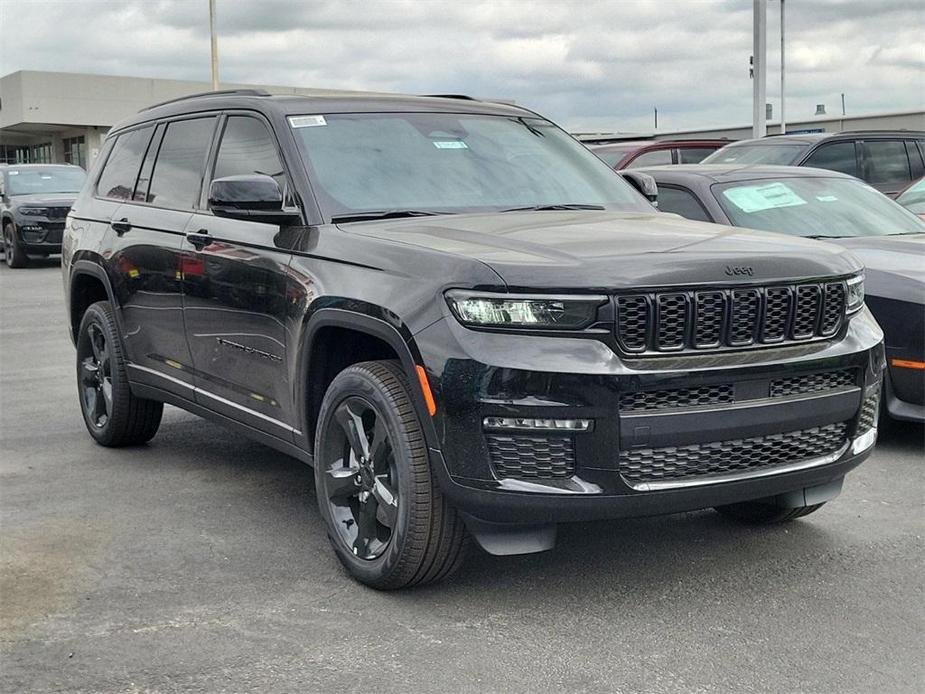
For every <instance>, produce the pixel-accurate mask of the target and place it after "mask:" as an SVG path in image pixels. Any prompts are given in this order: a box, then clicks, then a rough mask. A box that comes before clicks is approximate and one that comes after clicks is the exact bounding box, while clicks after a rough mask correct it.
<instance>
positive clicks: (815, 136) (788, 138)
mask: <svg viewBox="0 0 925 694" xmlns="http://www.w3.org/2000/svg"><path fill="white" fill-rule="evenodd" d="M858 136H863V137H897V136H898V137H916V138H925V132H922V131H921V130H843V131H842V132H838V133H797V134H794V135H770V136H768V137H759V138H754V139H750V140H739V141H738V142H730V143H729V144H730V146H733V147H738V146H739V145H779V144H782V143H783V144H787V143H796V144H813V143H815V142H819V141H820V140H841V139H849V140H850V139H855V138H857V137H858Z"/></svg>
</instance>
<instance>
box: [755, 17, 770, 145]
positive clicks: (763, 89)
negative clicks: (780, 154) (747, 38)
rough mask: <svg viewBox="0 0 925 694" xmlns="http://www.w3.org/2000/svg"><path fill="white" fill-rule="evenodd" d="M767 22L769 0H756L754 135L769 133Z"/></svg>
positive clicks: (761, 135)
mask: <svg viewBox="0 0 925 694" xmlns="http://www.w3.org/2000/svg"><path fill="white" fill-rule="evenodd" d="M767 24H768V0H754V8H753V12H752V29H753V36H752V60H753V67H754V82H752V137H764V136H765V135H767V134H768V124H767V114H766V112H765V104H766V103H767V101H766V97H767V72H768V71H767V54H768V51H767V48H768V45H767V44H768V42H767V38H768V37H767Z"/></svg>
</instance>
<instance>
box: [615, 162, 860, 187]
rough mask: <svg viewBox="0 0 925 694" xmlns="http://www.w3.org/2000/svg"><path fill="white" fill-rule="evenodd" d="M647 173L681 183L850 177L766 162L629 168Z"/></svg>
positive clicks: (832, 172)
mask: <svg viewBox="0 0 925 694" xmlns="http://www.w3.org/2000/svg"><path fill="white" fill-rule="evenodd" d="M633 170H634V171H638V172H641V173H647V174H649V175H650V176H652V177H654V178H655V180H656V181H659V182H663V183H683V182H685V181H690V180H692V179H700V180H706V181H710V182H711V183H731V182H734V181H753V180H761V179H767V178H847V179H853V178H854V177H853V176H849V175H848V174H843V173H841V172H839V171H830V170H829V169H816V168H813V167H811V166H771V165H769V164H753V165H743V164H739V165H736V164H675V165H672V166H643V167H640V168H638V169H633Z"/></svg>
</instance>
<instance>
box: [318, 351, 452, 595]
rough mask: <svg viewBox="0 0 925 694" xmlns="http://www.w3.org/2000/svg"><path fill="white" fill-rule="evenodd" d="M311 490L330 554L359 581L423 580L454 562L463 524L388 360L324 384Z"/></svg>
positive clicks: (387, 585) (399, 583) (404, 385)
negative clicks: (437, 477) (445, 492)
mask: <svg viewBox="0 0 925 694" xmlns="http://www.w3.org/2000/svg"><path fill="white" fill-rule="evenodd" d="M315 487H316V491H317V495H318V507H319V509H320V511H321V515H322V517H323V518H324V521H325V524H326V525H327V531H328V537H329V538H330V540H331V544H332V545H333V547H334V551H335V552H336V553H337V556H338V558H339V559H340V561H341V562H342V563H343V564H344V566H345V567H346V568H347V570H348V571H349V572H350V573H351V575H353V577H354V578H356V579H357V580H359V581H361V582H362V583H365V584H367V585H369V586H372V587H374V588H379V589H395V588H404V587H408V586H413V585H422V584H425V583H431V582H433V581H438V580H440V579H442V578H445V577H446V576H448V575H449V574H450V573H452V572H453V571H454V570H455V569H456V568H457V567H458V566H459V565H460V564H461V563H462V559H463V555H464V552H465V549H466V544H467V537H466V531H465V528H464V526H463V521H462V519H461V518H460V517H459V514H458V513H457V512H456V511H455V509H453V508H452V507H450V506H449V504H447V502H446V501H445V500H444V499H443V496H442V494H441V493H440V489H439V487H438V486H437V482H436V480H434V478H433V476H432V474H431V470H430V463H429V460H428V454H427V446H426V444H425V442H424V434H423V431H422V429H421V422H420V421H419V419H418V416H417V413H416V411H415V409H414V405H413V404H412V401H411V395H410V392H409V386H408V381H407V379H406V378H405V375H404V373H403V372H402V370H401V367H400V366H399V365H398V364H397V363H396V362H391V361H378V362H363V363H361V364H356V365H354V366H351V367H349V368H347V369H346V370H344V371H342V372H341V373H340V374H338V375H337V377H336V378H335V379H334V381H333V382H332V383H331V386H330V387H329V388H328V391H327V393H325V396H324V401H323V403H322V405H321V412H320V414H319V417H318V428H317V433H316V437H315Z"/></svg>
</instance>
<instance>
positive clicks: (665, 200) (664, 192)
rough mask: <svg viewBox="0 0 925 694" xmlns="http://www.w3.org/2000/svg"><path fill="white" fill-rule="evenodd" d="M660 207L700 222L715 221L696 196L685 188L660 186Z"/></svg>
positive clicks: (664, 210) (663, 210)
mask: <svg viewBox="0 0 925 694" xmlns="http://www.w3.org/2000/svg"><path fill="white" fill-rule="evenodd" d="M658 209H659V210H660V211H661V212H673V213H674V214H679V215H681V216H682V217H687V219H695V220H697V221H698V222H712V221H713V220H712V219H710V215H708V214H707V211H706V210H705V209H703V205H701V204H700V201H699V200H698V199H697V198H696V196H695V195H694V194H693V193H692V192H690V191H689V190H686V189H684V188H674V187H668V186H659V188H658Z"/></svg>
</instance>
